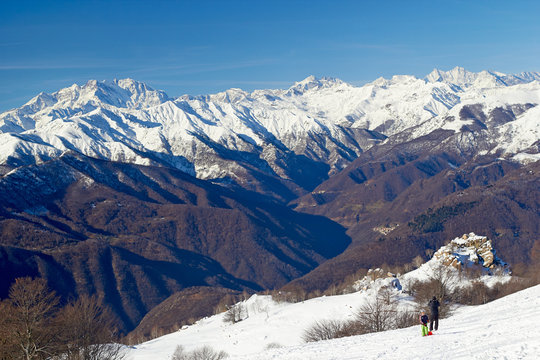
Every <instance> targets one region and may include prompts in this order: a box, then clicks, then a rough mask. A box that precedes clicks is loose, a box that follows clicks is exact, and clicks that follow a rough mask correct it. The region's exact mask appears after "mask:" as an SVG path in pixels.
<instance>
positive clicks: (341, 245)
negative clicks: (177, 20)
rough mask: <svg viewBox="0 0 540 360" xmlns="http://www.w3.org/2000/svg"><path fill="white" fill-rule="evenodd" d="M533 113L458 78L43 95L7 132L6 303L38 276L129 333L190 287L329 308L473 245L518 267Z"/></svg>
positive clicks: (516, 92)
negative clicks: (332, 299)
mask: <svg viewBox="0 0 540 360" xmlns="http://www.w3.org/2000/svg"><path fill="white" fill-rule="evenodd" d="M538 104H540V73H534V72H530V73H521V74H517V75H505V74H501V73H498V72H488V71H482V72H479V73H473V72H468V71H466V70H465V69H463V68H459V67H456V68H454V69H452V70H450V71H446V72H445V71H440V70H434V71H433V72H431V73H430V74H429V75H427V76H426V77H425V78H423V79H419V78H416V77H414V76H406V75H400V76H394V77H392V78H391V79H383V78H380V79H377V80H375V81H374V82H372V83H369V84H366V85H364V86H362V87H355V86H353V85H350V84H347V83H345V82H343V81H341V80H338V79H331V78H321V79H317V78H315V77H313V76H310V77H308V78H306V79H305V80H303V81H300V82H297V83H295V84H294V85H293V86H291V87H290V88H289V89H283V90H256V91H254V92H252V93H248V92H245V91H242V90H240V89H230V90H227V91H225V92H222V93H218V94H214V95H208V96H197V97H193V96H188V95H184V96H181V97H178V98H170V97H169V96H167V95H166V94H165V93H164V92H162V91H158V90H153V89H151V88H150V87H148V86H147V85H145V84H143V83H140V82H137V81H134V80H131V79H124V80H114V81H112V82H111V81H95V80H92V81H89V82H88V83H86V84H85V85H83V86H79V85H73V86H71V87H69V88H65V89H62V90H59V91H57V92H55V93H53V94H45V93H41V94H39V95H38V96H36V97H35V98H33V99H31V100H30V101H29V102H28V103H26V104H25V105H24V106H22V107H21V108H18V109H13V110H10V111H7V112H5V113H3V114H0V199H1V202H0V204H1V205H0V239H1V240H0V245H1V247H0V267H1V269H2V273H4V274H7V275H6V276H4V277H3V278H2V279H1V280H0V297H5V296H6V293H7V288H8V286H9V283H10V282H11V281H12V280H13V279H14V278H15V277H17V276H22V275H33V276H43V277H46V278H47V279H48V280H49V283H50V285H51V286H53V287H54V288H55V289H56V290H57V291H58V292H59V293H60V294H62V295H63V296H65V297H68V296H78V295H81V294H86V293H98V294H99V295H100V296H102V297H104V298H105V299H106V301H107V302H108V303H109V304H111V306H112V307H113V308H114V310H115V312H116V313H117V314H118V316H119V318H120V319H121V322H122V325H123V329H124V330H125V331H129V330H131V329H133V328H134V327H135V326H136V325H137V324H138V322H139V321H140V320H141V319H142V317H143V316H144V315H145V314H146V313H147V312H148V311H150V310H151V309H152V308H154V307H155V306H156V305H158V304H159V303H160V302H162V301H163V300H165V299H166V298H167V297H168V296H170V295H172V294H174V293H177V292H179V291H180V292H181V291H184V290H185V289H188V288H190V287H193V286H198V287H200V286H207V287H211V288H217V287H221V288H225V289H229V290H230V291H241V290H247V291H256V290H261V289H265V288H279V287H281V286H284V285H287V284H288V285H287V286H291V287H292V286H301V287H303V288H305V289H306V291H311V290H324V289H326V288H327V287H328V286H330V285H331V284H333V283H336V282H339V281H341V280H342V279H343V277H344V276H346V275H347V274H350V273H353V272H355V271H357V270H359V269H363V268H369V267H373V266H377V265H382V264H384V263H386V264H394V265H398V264H404V263H406V262H409V261H411V260H412V259H413V258H414V257H415V256H417V255H422V256H424V257H426V256H427V255H426V254H427V253H429V251H427V250H430V249H431V250H433V249H437V248H438V247H440V246H441V245H442V244H443V243H444V241H446V239H450V238H453V237H455V236H457V235H459V234H462V233H467V232H476V233H482V234H486V235H487V236H488V237H490V239H493V242H494V243H496V245H495V246H496V248H497V249H499V250H500V251H501V253H502V256H503V257H504V258H505V259H506V260H507V261H508V262H510V264H512V263H525V264H526V263H528V262H529V261H531V255H530V251H531V249H532V248H533V246H534V243H535V241H538V237H537V234H538V233H539V230H540V229H539V225H538V224H539V223H540V222H539V220H540V216H539V214H540V209H539V204H540V195H539V191H538V190H539V189H540V181H539V177H538V173H539V172H540V168H539V167H540V165H539V162H538V160H539V159H540V141H539V139H540V107H539V106H537V105H538ZM426 251H427V252H426ZM329 259H331V260H329ZM291 281H292V282H291ZM185 291H188V290H185ZM192 292H193V291H192ZM216 293H219V296H223V294H224V290H219V291H217V292H216ZM179 321H180V320H179Z"/></svg>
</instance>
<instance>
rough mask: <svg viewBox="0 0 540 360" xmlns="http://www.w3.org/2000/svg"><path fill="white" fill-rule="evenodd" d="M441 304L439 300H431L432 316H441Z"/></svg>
mask: <svg viewBox="0 0 540 360" xmlns="http://www.w3.org/2000/svg"><path fill="white" fill-rule="evenodd" d="M439 306H441V304H440V303H439V300H433V299H431V300H429V307H430V309H431V316H439Z"/></svg>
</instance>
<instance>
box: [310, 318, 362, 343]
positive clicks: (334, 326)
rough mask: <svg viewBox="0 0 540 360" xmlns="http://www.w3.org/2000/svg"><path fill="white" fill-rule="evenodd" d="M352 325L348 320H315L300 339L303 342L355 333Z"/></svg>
mask: <svg viewBox="0 0 540 360" xmlns="http://www.w3.org/2000/svg"><path fill="white" fill-rule="evenodd" d="M353 327H354V324H353V323H351V322H348V321H338V320H321V321H315V322H314V323H313V325H311V326H310V327H309V328H308V329H306V330H305V331H304V334H303V335H302V339H303V340H304V341H305V342H314V341H321V340H329V339H335V338H340V337H345V336H350V335H355V334H356V333H355V331H354V329H353Z"/></svg>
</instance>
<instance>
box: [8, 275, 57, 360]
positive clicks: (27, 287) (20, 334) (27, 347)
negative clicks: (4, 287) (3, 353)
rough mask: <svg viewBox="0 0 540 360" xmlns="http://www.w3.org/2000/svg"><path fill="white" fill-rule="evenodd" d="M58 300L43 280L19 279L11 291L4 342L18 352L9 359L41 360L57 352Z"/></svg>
mask: <svg viewBox="0 0 540 360" xmlns="http://www.w3.org/2000/svg"><path fill="white" fill-rule="evenodd" d="M58 302H59V300H58V297H57V296H56V295H55V293H54V292H53V291H51V290H49V289H48V287H47V283H46V282H45V280H43V279H32V278H29V277H25V278H18V279H16V280H15V283H14V284H13V285H12V286H11V287H10V289H9V299H8V300H7V301H6V302H5V303H4V305H3V307H4V311H3V312H4V316H5V317H4V319H3V325H4V326H2V327H3V332H5V333H6V338H3V341H7V342H9V344H6V345H5V346H7V347H8V348H11V349H12V351H14V353H13V354H11V356H10V357H8V358H17V359H21V358H22V359H25V360H30V359H39V358H45V357H50V356H53V355H54V354H55V352H56V349H55V345H56V340H57V339H56V334H55V332H54V331H52V327H51V324H52V318H53V315H54V312H55V311H56V309H57V306H58Z"/></svg>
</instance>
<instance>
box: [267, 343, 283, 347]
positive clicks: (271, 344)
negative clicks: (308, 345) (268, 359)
mask: <svg viewBox="0 0 540 360" xmlns="http://www.w3.org/2000/svg"><path fill="white" fill-rule="evenodd" d="M282 347H283V345H281V344H279V343H276V342H272V343H269V344H267V345H266V346H265V348H266V349H279V348H282Z"/></svg>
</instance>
